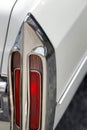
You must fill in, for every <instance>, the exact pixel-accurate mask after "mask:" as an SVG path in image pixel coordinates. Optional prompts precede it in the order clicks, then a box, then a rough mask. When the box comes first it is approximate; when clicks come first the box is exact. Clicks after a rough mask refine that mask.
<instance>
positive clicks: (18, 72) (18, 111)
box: [14, 69, 20, 126]
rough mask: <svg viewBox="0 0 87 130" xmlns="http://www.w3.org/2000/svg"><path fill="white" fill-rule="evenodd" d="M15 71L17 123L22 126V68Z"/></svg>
mask: <svg viewBox="0 0 87 130" xmlns="http://www.w3.org/2000/svg"><path fill="white" fill-rule="evenodd" d="M14 73H15V74H14V75H15V78H14V92H15V93H14V106H15V107H14V108H15V109H14V111H15V115H14V116H15V123H16V125H17V126H20V69H15V72H14Z"/></svg>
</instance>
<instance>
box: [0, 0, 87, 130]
mask: <svg viewBox="0 0 87 130" xmlns="http://www.w3.org/2000/svg"><path fill="white" fill-rule="evenodd" d="M28 13H31V14H32V15H33V16H34V17H35V19H36V20H37V21H38V23H39V24H40V26H41V27H42V28H43V30H44V31H45V33H46V34H47V36H48V38H49V40H50V41H51V43H52V44H53V46H54V48H55V53H56V65H57V99H56V100H57V103H58V102H59V101H60V100H61V98H62V96H63V94H64V92H66V90H67V88H68V86H69V83H70V81H72V79H73V76H74V75H75V74H76V71H77V70H78V69H79V67H78V66H79V65H81V63H82V59H85V58H86V56H87V53H86V52H87V1H86V0H52V1H50V0H34V1H32V0H25V1H24V0H18V2H17V4H16V6H15V8H14V10H13V12H12V16H11V22H10V26H9V32H8V38H7V42H6V47H5V53H4V58H3V67H2V73H1V74H2V75H7V63H8V56H9V51H10V50H11V48H12V46H13V44H14V42H15V39H16V36H17V33H18V31H19V29H20V27H21V25H22V23H23V21H24V19H25V17H26V15H27V14H28ZM19 16H20V17H19ZM14 21H15V22H14ZM13 30H14V31H13ZM82 68H83V69H81V70H82V71H81V70H80V71H81V73H79V74H80V75H79V76H78V75H77V76H76V79H77V80H76V83H75V84H74V85H71V87H72V86H73V88H72V89H71V90H72V91H68V92H69V93H68V98H67V97H65V99H64V100H65V101H62V105H60V106H59V104H57V108H56V113H58V114H59V115H58V114H56V116H55V125H54V128H55V126H56V125H57V123H58V121H59V118H61V116H62V114H63V112H64V111H65V109H66V107H67V105H68V104H69V102H70V100H71V98H72V96H73V95H74V93H75V91H76V89H77V88H78V85H79V83H80V82H81V80H82V78H83V77H84V75H85V73H86V69H85V68H86V67H82ZM84 70H85V71H84ZM77 77H78V78H77ZM74 81H75V79H74ZM71 87H70V88H71ZM61 106H63V107H61Z"/></svg>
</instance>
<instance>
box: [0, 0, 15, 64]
mask: <svg viewBox="0 0 87 130" xmlns="http://www.w3.org/2000/svg"><path fill="white" fill-rule="evenodd" d="M15 1H16V0H2V1H0V65H1V58H2V53H3V49H4V44H5V38H6V32H7V27H8V21H9V16H10V12H11V9H12V7H13V5H14V3H15Z"/></svg>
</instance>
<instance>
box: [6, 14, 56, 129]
mask: <svg viewBox="0 0 87 130" xmlns="http://www.w3.org/2000/svg"><path fill="white" fill-rule="evenodd" d="M19 32H20V33H19V34H18V36H17V39H16V42H15V44H14V47H13V48H12V51H11V53H10V56H9V71H8V74H9V86H10V102H11V104H13V99H12V86H11V55H12V53H13V52H14V51H15V50H18V51H19V52H20V53H21V127H20V130H29V111H30V94H29V91H28V85H29V82H30V81H29V80H28V79H29V74H28V71H29V67H28V66H29V64H28V59H29V58H28V56H29V55H31V54H35V55H37V56H39V57H40V58H41V60H42V64H43V88H42V89H43V95H42V114H41V116H42V118H41V126H40V130H53V125H54V116H55V108H56V59H55V51H54V48H53V46H52V44H51V42H50V41H49V39H48V38H47V36H46V34H45V32H44V31H43V29H42V28H41V27H40V25H39V24H38V22H37V21H36V20H35V19H34V17H33V16H32V15H31V14H28V15H27V16H26V19H25V20H24V22H23V24H22V27H21V28H20V31H19ZM26 95H28V96H26ZM12 113H13V105H12V108H11V130H13V129H14V128H13V115H12Z"/></svg>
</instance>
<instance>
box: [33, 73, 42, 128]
mask: <svg viewBox="0 0 87 130" xmlns="http://www.w3.org/2000/svg"><path fill="white" fill-rule="evenodd" d="M40 86H41V75H40V73H39V72H38V71H30V130H38V128H39V123H40V99H41V98H40V96H41V94H40V89H41V88H40Z"/></svg>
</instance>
